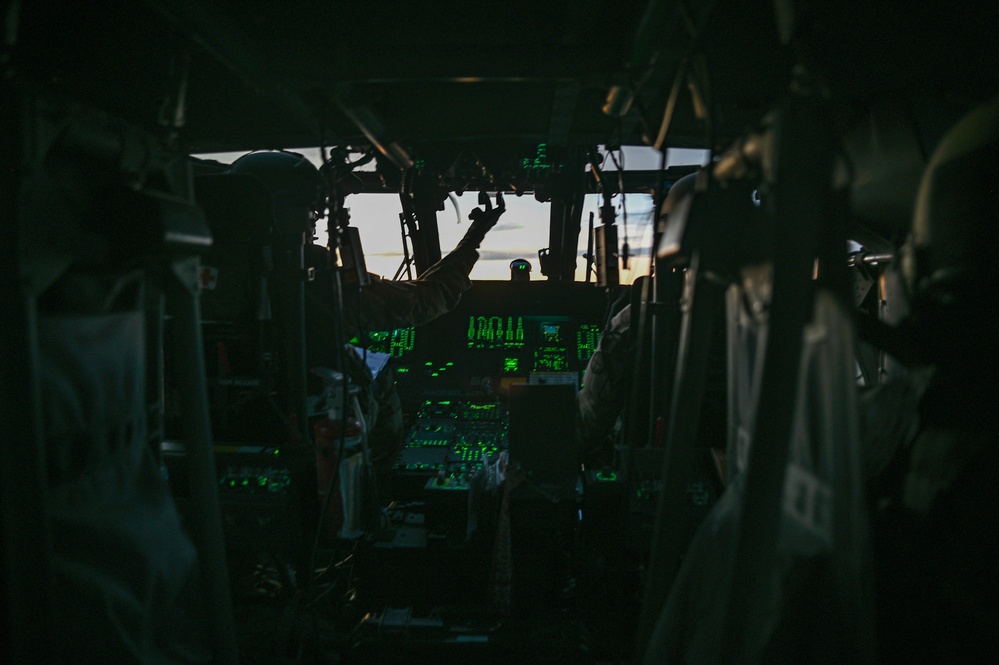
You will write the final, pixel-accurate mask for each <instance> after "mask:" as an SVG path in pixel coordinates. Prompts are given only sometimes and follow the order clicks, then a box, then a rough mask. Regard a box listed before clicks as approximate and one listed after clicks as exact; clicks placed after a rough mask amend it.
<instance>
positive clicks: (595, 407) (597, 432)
mask: <svg viewBox="0 0 999 665" xmlns="http://www.w3.org/2000/svg"><path fill="white" fill-rule="evenodd" d="M630 323H631V308H630V306H629V307H625V308H624V309H623V310H621V312H620V313H618V315H617V316H615V317H614V318H613V319H612V320H611V325H610V327H608V328H607V330H605V331H604V333H603V335H601V337H600V342H599V343H598V344H597V350H596V351H595V352H594V354H593V357H591V358H590V362H589V363H588V364H587V365H586V372H585V374H583V387H582V389H581V390H580V391H579V393H577V395H576V401H577V404H578V406H579V416H578V421H577V433H578V435H579V443H580V451H581V452H582V453H583V455H584V457H585V456H587V455H592V454H593V453H594V452H596V451H598V450H599V449H601V448H603V447H604V446H605V445H606V443H607V437H608V435H609V434H610V432H611V430H612V429H613V427H614V423H615V422H616V421H617V417H618V416H619V415H621V409H622V407H623V406H624V400H625V395H626V393H627V389H628V377H629V375H630V372H629V369H630V368H629V364H630V363H629V356H630V346H629V344H628V328H629V327H630Z"/></svg>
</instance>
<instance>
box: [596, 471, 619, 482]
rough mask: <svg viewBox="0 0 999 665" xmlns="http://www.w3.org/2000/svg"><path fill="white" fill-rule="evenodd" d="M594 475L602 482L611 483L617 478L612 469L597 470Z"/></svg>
mask: <svg viewBox="0 0 999 665" xmlns="http://www.w3.org/2000/svg"><path fill="white" fill-rule="evenodd" d="M595 477H596V479H597V480H599V481H600V482H603V483H612V482H614V481H615V480H617V474H616V473H614V472H613V471H597V473H596V476H595Z"/></svg>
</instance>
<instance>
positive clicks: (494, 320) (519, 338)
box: [468, 316, 524, 349]
mask: <svg viewBox="0 0 999 665" xmlns="http://www.w3.org/2000/svg"><path fill="white" fill-rule="evenodd" d="M523 346H524V317H522V316H507V317H502V316H488V317H487V316H470V317H468V348H470V349H518V348H521V347H523Z"/></svg>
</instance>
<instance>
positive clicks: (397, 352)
mask: <svg viewBox="0 0 999 665" xmlns="http://www.w3.org/2000/svg"><path fill="white" fill-rule="evenodd" d="M352 343H354V342H352ZM415 343H416V329H415V328H412V327H410V328H396V329H395V330H383V331H375V332H369V333H368V348H369V349H371V350H372V351H378V352H379V353H388V354H391V356H392V357H393V358H402V357H403V356H405V355H406V354H407V353H409V352H410V351H412V350H413V346H414V344H415Z"/></svg>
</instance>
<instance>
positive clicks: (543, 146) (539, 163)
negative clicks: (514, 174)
mask: <svg viewBox="0 0 999 665" xmlns="http://www.w3.org/2000/svg"><path fill="white" fill-rule="evenodd" d="M521 166H523V167H524V169H525V170H526V169H538V170H546V169H550V168H551V167H552V165H551V163H550V162H549V161H548V144H547V143H539V144H538V150H537V152H535V154H534V158H533V159H532V158H530V157H525V158H524V160H523V161H522V162H521Z"/></svg>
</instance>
